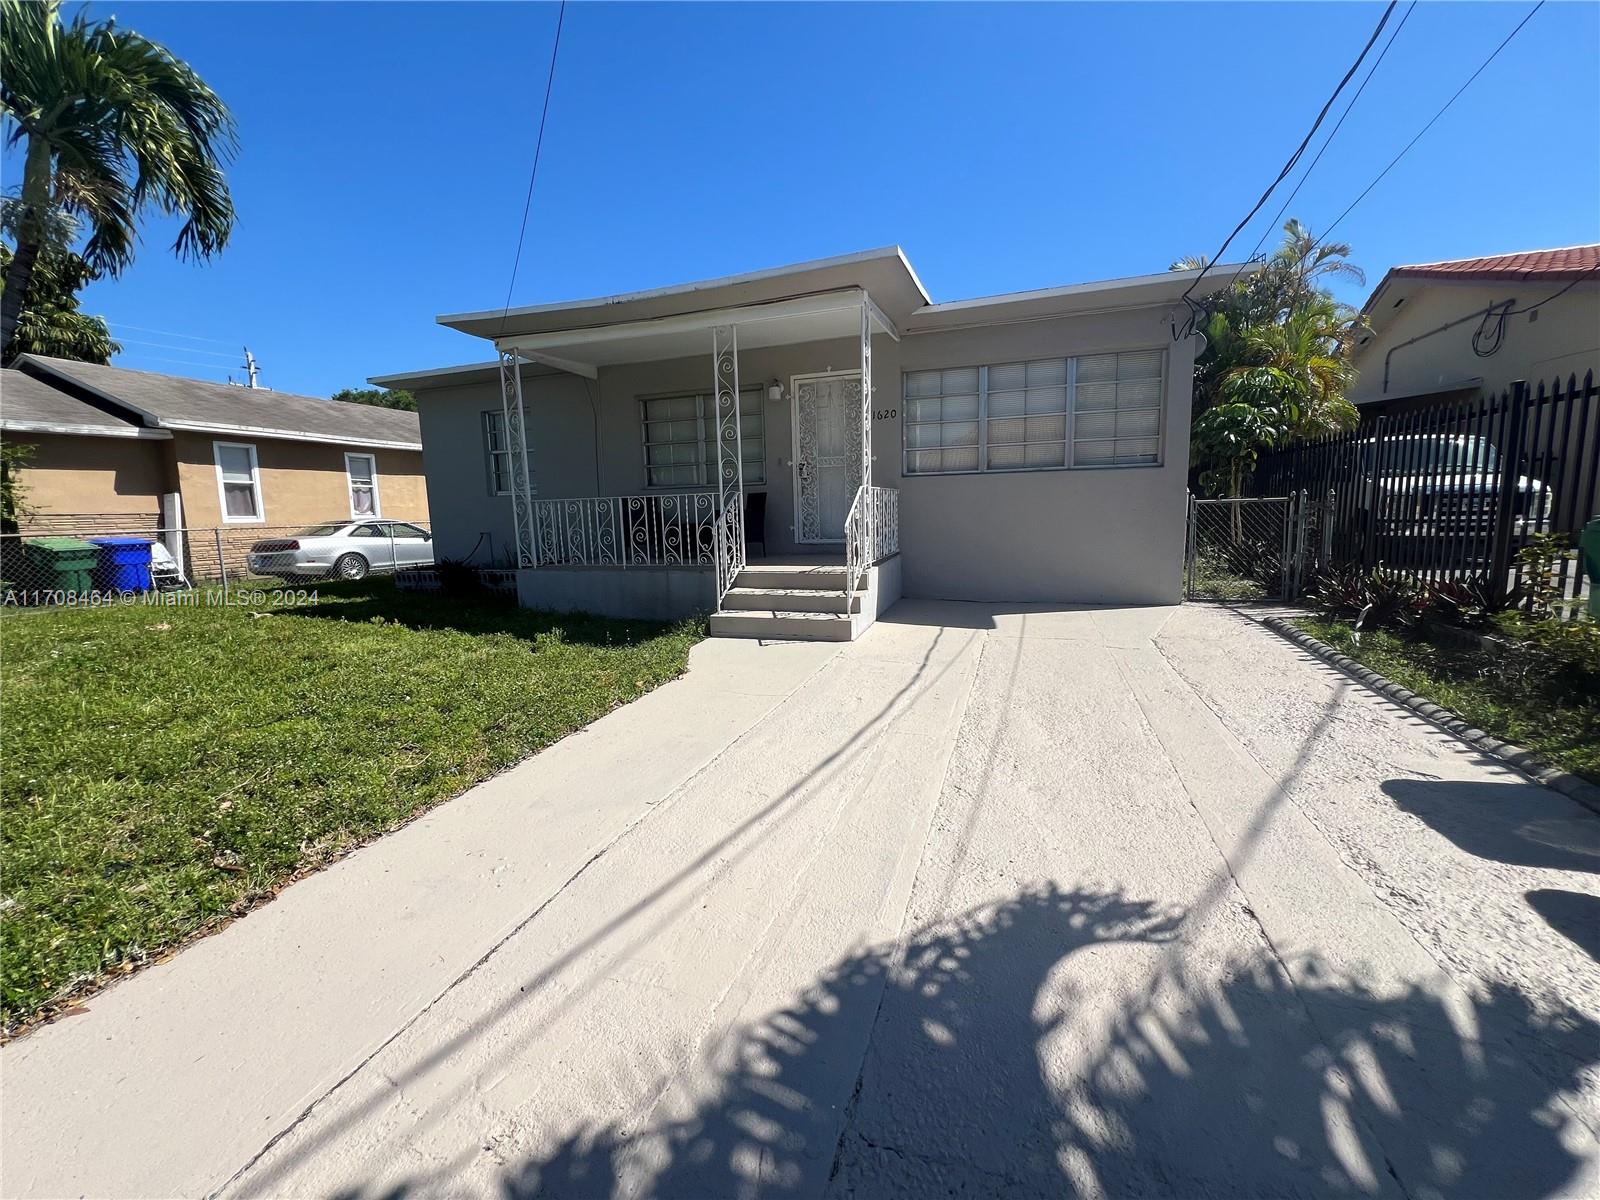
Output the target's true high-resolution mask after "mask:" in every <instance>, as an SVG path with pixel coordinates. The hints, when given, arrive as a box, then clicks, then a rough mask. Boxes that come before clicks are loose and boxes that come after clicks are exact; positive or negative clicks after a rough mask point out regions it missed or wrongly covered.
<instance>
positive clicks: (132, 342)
mask: <svg viewBox="0 0 1600 1200" xmlns="http://www.w3.org/2000/svg"><path fill="white" fill-rule="evenodd" d="M111 336H112V337H114V338H116V339H117V341H118V342H121V343H122V344H124V345H128V346H150V347H152V348H153V349H156V350H176V351H178V352H179V353H180V354H204V355H206V356H207V357H208V358H226V359H230V360H231V359H237V358H238V357H239V356H238V355H237V354H223V353H222V352H221V351H220V350H202V349H200V348H199V347H198V346H168V345H167V344H166V343H164V342H145V341H140V340H139V339H138V338H131V337H124V336H123V335H122V334H120V333H117V332H116V331H115V330H112V334H111Z"/></svg>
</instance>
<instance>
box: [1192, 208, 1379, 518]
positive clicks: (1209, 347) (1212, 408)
mask: <svg viewBox="0 0 1600 1200" xmlns="http://www.w3.org/2000/svg"><path fill="white" fill-rule="evenodd" d="M1283 228H1284V240H1283V244H1282V245H1281V246H1279V248H1278V249H1277V251H1276V252H1274V254H1273V255H1272V257H1271V258H1270V259H1268V260H1267V262H1266V264H1265V265H1264V267H1263V268H1262V269H1261V270H1260V271H1257V272H1255V273H1254V274H1252V275H1250V276H1249V277H1247V278H1243V279H1241V280H1240V281H1239V282H1238V283H1236V284H1234V285H1233V286H1232V287H1231V288H1228V289H1227V290H1226V291H1224V292H1223V293H1222V294H1221V295H1220V296H1217V297H1215V298H1214V299H1213V300H1212V301H1211V303H1210V306H1209V315H1208V316H1207V318H1206V321H1205V324H1204V325H1203V327H1202V330H1203V332H1204V333H1205V335H1206V347H1205V349H1204V351H1202V352H1201V354H1200V357H1199V358H1198V359H1197V360H1196V362H1195V382H1194V413H1195V417H1194V426H1193V438H1192V443H1191V447H1192V448H1191V460H1192V462H1193V463H1194V465H1196V466H1197V467H1199V468H1201V483H1202V486H1203V487H1205V488H1206V490H1207V491H1209V492H1210V493H1211V494H1213V495H1227V496H1237V495H1239V494H1240V488H1241V486H1242V485H1243V482H1244V479H1245V477H1246V476H1247V475H1248V474H1249V472H1250V471H1251V470H1253V469H1254V467H1255V464H1256V461H1257V459H1258V457H1259V456H1260V454H1261V453H1262V452H1263V451H1265V450H1271V449H1274V448H1276V447H1278V446H1281V445H1284V444H1286V443H1287V442H1288V441H1289V440H1290V439H1292V438H1295V437H1307V436H1312V435H1316V434H1320V433H1327V432H1332V431H1335V430H1340V429H1349V428H1352V427H1353V426H1354V425H1355V423H1356V419H1357V415H1356V411H1355V408H1354V406H1353V405H1351V403H1350V402H1349V401H1348V400H1346V399H1345V396H1344V393H1345V389H1346V388H1347V387H1349V385H1350V384H1351V382H1352V381H1353V380H1354V378H1355V369H1354V368H1353V367H1352V366H1351V364H1350V349H1351V345H1352V343H1353V340H1354V334H1355V331H1356V329H1357V328H1358V323H1359V319H1358V317H1357V315H1356V314H1355V312H1354V311H1353V310H1352V309H1350V308H1348V307H1347V306H1345V305H1341V304H1338V303H1336V302H1335V301H1334V299H1333V297H1332V296H1331V295H1330V294H1329V293H1328V292H1327V291H1325V290H1324V288H1323V286H1322V281H1324V280H1326V279H1328V278H1331V277H1335V276H1346V277H1350V278H1355V279H1360V278H1362V275H1361V272H1360V270H1359V269H1358V268H1356V267H1354V266H1352V265H1351V264H1350V263H1349V262H1347V261H1345V260H1346V258H1347V256H1348V255H1349V253H1350V247H1349V246H1348V245H1346V244H1344V243H1342V242H1329V243H1327V244H1326V245H1322V246H1316V245H1315V238H1313V237H1312V235H1311V234H1310V232H1309V231H1308V230H1307V229H1306V228H1305V227H1304V226H1303V225H1301V224H1300V222H1299V221H1294V220H1291V221H1289V222H1288V223H1287V224H1286V225H1285V226H1284V227H1283ZM1201 261H1202V260H1197V259H1181V260H1179V261H1178V262H1176V263H1174V264H1173V269H1175V270H1180V269H1184V270H1186V269H1192V268H1193V267H1194V266H1196V265H1199V264H1200V263H1201ZM1213 413H1215V415H1212V414H1213Z"/></svg>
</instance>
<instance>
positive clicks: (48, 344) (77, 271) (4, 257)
mask: <svg viewBox="0 0 1600 1200" xmlns="http://www.w3.org/2000/svg"><path fill="white" fill-rule="evenodd" d="M21 207H22V206H21V204H20V203H18V202H17V201H16V200H14V199H7V200H5V201H0V229H3V230H4V232H5V233H6V234H7V235H8V236H10V237H12V238H15V236H16V232H17V221H18V219H19V217H20V215H21ZM76 229H77V223H76V222H75V221H73V220H72V218H71V217H70V216H68V215H67V214H65V213H60V214H58V215H57V216H56V217H55V219H53V220H52V221H51V222H50V231H49V234H48V235H47V237H46V239H45V241H44V242H43V243H42V244H41V245H40V247H39V256H38V258H36V259H35V260H34V264H33V272H32V275H31V276H30V282H29V284H28V296H27V299H26V300H25V301H24V302H23V305H22V311H21V314H20V315H19V317H18V321H17V328H16V332H15V333H14V334H13V335H12V341H11V346H10V353H11V354H13V355H17V354H44V355H48V356H50V357H52V358H70V359H75V360H77V361H78V362H91V363H101V364H104V363H108V362H110V361H111V356H112V355H113V354H116V353H118V352H120V351H121V349H122V347H121V346H119V345H118V344H117V343H116V342H114V341H112V340H111V330H110V329H109V328H108V327H107V326H106V323H105V321H104V320H103V319H102V318H100V317H96V316H91V315H89V314H88V313H85V312H80V311H78V292H79V291H81V290H82V289H83V288H84V286H85V285H87V284H88V283H89V282H90V281H91V280H93V279H94V272H93V271H91V270H90V269H89V264H88V263H87V262H86V261H84V259H83V258H82V257H80V256H79V255H77V254H74V253H73V252H72V249H71V242H72V239H73V237H74V236H75V234H76ZM12 258H13V252H12V249H11V247H10V246H8V245H6V244H5V243H4V242H0V277H3V276H4V275H5V274H6V273H8V272H9V270H10V267H11V261H12ZM4 286H5V285H4V283H3V282H0V290H3V288H4Z"/></svg>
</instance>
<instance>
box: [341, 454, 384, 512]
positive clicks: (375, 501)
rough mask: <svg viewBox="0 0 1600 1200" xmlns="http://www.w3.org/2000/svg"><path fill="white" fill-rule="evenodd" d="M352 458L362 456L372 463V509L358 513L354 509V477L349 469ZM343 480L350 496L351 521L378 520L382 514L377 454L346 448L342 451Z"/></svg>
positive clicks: (370, 476) (370, 475) (370, 474)
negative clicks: (368, 511)
mask: <svg viewBox="0 0 1600 1200" xmlns="http://www.w3.org/2000/svg"><path fill="white" fill-rule="evenodd" d="M352 458H364V459H366V460H367V461H368V462H369V463H371V464H372V470H371V472H370V473H369V476H368V477H369V478H370V479H371V480H372V511H371V512H370V513H358V512H357V511H356V477H355V476H354V475H353V474H352V473H351V471H350V460H351V459H352ZM344 482H345V490H346V492H347V494H348V495H349V497H350V519H351V520H352V521H370V520H378V519H380V518H381V517H382V516H383V496H382V493H381V492H380V491H379V489H378V456H377V455H376V454H373V453H371V452H370V451H368V452H363V451H360V450H346V451H345V453H344Z"/></svg>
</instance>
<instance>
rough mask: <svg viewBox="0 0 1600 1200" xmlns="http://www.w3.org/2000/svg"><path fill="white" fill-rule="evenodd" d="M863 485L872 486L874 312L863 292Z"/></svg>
mask: <svg viewBox="0 0 1600 1200" xmlns="http://www.w3.org/2000/svg"><path fill="white" fill-rule="evenodd" d="M861 486H862V487H871V486H872V314H871V301H870V300H868V299H867V294H866V293H865V292H862V293H861Z"/></svg>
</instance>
